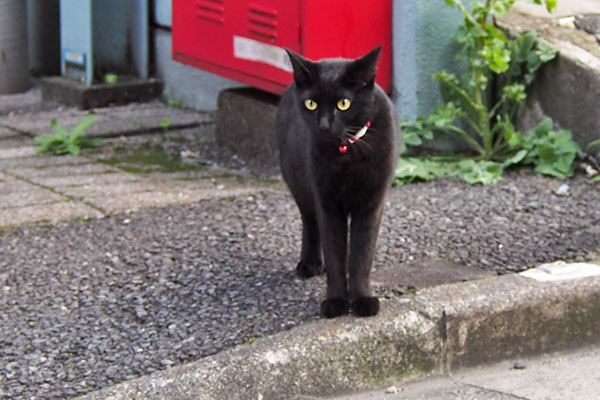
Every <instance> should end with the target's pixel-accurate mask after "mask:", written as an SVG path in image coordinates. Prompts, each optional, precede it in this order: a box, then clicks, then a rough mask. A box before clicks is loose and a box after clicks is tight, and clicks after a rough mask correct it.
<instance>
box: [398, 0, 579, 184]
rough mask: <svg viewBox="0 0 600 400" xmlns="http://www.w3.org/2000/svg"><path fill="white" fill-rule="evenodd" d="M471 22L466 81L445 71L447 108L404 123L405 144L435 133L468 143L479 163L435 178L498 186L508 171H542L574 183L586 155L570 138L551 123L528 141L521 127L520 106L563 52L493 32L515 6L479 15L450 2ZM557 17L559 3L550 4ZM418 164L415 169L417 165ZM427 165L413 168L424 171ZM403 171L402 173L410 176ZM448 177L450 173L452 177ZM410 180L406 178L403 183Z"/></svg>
mask: <svg viewBox="0 0 600 400" xmlns="http://www.w3.org/2000/svg"><path fill="white" fill-rule="evenodd" d="M445 2H446V4H448V5H449V6H451V7H456V8H457V9H459V10H460V11H461V12H462V13H463V15H464V21H463V23H462V25H461V26H460V28H459V30H458V33H457V34H456V36H455V40H456V41H457V42H458V43H459V44H460V45H462V50H461V51H460V52H459V54H458V55H457V58H459V59H460V58H464V59H466V61H467V68H466V71H465V73H464V74H463V75H461V76H460V77H458V76H456V75H455V74H452V73H449V72H446V71H442V72H439V73H437V74H436V75H435V76H434V79H436V80H437V81H438V82H439V87H440V92H441V95H442V98H443V99H444V102H440V103H439V104H438V105H437V107H436V108H435V109H434V110H433V112H432V113H431V114H430V115H429V116H428V117H427V118H423V117H418V118H417V119H416V121H414V122H407V121H403V122H402V128H403V132H404V135H405V144H406V145H408V146H418V145H421V144H422V143H423V141H424V140H431V139H432V138H433V137H434V133H436V132H437V133H442V134H450V135H454V136H457V137H458V138H460V139H462V141H464V142H465V143H466V144H467V145H468V147H469V148H470V149H471V151H472V152H473V153H474V155H473V156H472V157H471V158H470V159H468V160H464V158H463V157H460V156H456V157H454V158H453V159H450V160H447V161H448V162H454V163H457V162H459V161H460V160H463V161H464V162H460V163H459V164H460V165H459V167H458V168H454V167H453V168H442V171H438V172H437V173H434V172H433V171H432V170H431V168H429V169H428V171H429V172H428V173H427V174H424V175H427V176H430V175H431V174H442V173H443V174H445V175H448V174H450V173H449V172H448V171H450V172H451V174H455V175H458V176H460V177H461V178H463V179H465V180H467V181H469V182H477V183H484V184H488V183H494V182H497V181H498V180H499V179H500V177H501V175H502V171H503V169H504V167H506V166H509V165H513V164H517V163H525V164H534V165H535V166H536V170H537V171H538V172H541V173H544V174H549V175H552V176H557V177H560V178H566V177H568V176H570V174H571V173H572V171H573V161H574V155H575V154H576V152H577V150H578V149H579V148H578V146H577V144H576V143H575V142H573V141H572V140H571V135H570V133H569V132H568V131H562V130H561V131H558V132H555V131H552V129H551V128H552V121H551V120H545V121H543V122H542V123H541V124H540V125H539V126H538V127H537V128H535V130H534V132H533V133H532V134H531V135H522V134H521V133H519V132H518V131H517V130H516V128H515V126H514V118H515V115H516V112H517V110H518V108H519V105H520V104H521V103H522V102H523V101H524V100H525V99H526V97H527V94H526V89H527V86H528V85H529V84H531V82H532V81H533V79H534V77H535V74H536V72H537V71H538V69H539V68H540V67H541V66H542V65H543V64H544V63H546V62H548V61H550V60H552V59H553V58H554V57H555V56H556V50H555V49H554V48H553V47H552V46H550V45H548V44H546V43H544V42H538V41H537V37H536V34H535V33H533V32H529V33H526V34H524V35H522V36H521V37H519V38H517V39H516V40H513V41H511V40H509V39H508V38H507V37H506V35H505V34H504V32H502V30H500V29H499V28H497V27H495V26H494V25H493V24H490V23H489V21H490V16H492V15H501V14H503V13H505V12H506V11H508V10H509V9H510V7H511V6H512V5H513V4H514V2H515V0H486V2H485V3H484V4H482V3H479V2H475V3H473V4H472V9H471V11H469V10H467V8H466V7H465V6H464V5H463V3H462V1H461V0H445ZM532 2H534V3H536V4H542V0H532ZM545 4H546V8H547V9H548V11H552V9H554V8H555V7H556V0H545ZM492 83H495V88H496V89H497V92H498V97H497V98H495V99H491V101H490V97H491V96H489V94H490V88H491V87H492ZM411 162H413V163H415V159H412V160H411ZM426 164H427V165H428V167H432V165H438V166H439V165H441V164H440V162H439V161H436V162H435V163H433V164H432V163H426ZM423 165H424V164H423V162H421V163H420V164H418V163H415V164H413V166H412V168H414V169H415V171H421V172H422V168H423ZM407 168H408V165H407V164H406V163H404V164H403V166H402V168H400V170H401V171H402V170H406V169H407ZM444 170H445V171H446V172H444ZM404 179H405V178H400V179H399V182H401V181H403V180H404Z"/></svg>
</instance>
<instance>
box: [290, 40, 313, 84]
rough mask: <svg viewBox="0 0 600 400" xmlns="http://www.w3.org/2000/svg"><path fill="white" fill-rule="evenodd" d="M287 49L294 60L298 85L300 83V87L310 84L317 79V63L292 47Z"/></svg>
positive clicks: (293, 64)
mask: <svg viewBox="0 0 600 400" xmlns="http://www.w3.org/2000/svg"><path fill="white" fill-rule="evenodd" d="M285 51H286V52H287V53H288V56H289V57H290V61H291V62H292V68H293V69H294V81H295V82H296V85H298V87H307V86H310V84H311V83H312V82H313V81H314V79H315V74H316V64H315V63H314V62H312V61H311V60H309V59H308V58H305V57H302V56H301V55H300V54H298V53H296V52H294V51H292V50H290V49H285Z"/></svg>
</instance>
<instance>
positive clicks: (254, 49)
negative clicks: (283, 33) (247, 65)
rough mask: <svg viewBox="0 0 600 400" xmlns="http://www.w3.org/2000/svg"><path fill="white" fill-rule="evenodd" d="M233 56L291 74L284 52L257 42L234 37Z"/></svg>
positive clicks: (290, 67)
mask: <svg viewBox="0 0 600 400" xmlns="http://www.w3.org/2000/svg"><path fill="white" fill-rule="evenodd" d="M233 56H234V57H235V58H239V59H242V60H249V61H257V62H262V63H265V64H269V65H272V66H274V67H277V68H279V69H282V70H284V71H288V72H292V63H291V62H290V59H289V57H288V55H287V53H286V52H285V50H283V49H282V48H281V47H277V46H273V45H270V44H267V43H263V42H259V41H258V40H254V39H249V38H245V37H242V36H234V37H233Z"/></svg>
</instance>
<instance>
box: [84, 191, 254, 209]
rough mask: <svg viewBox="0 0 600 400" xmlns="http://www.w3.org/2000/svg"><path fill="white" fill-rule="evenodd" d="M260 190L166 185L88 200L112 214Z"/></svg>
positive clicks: (87, 199) (99, 196) (98, 196)
mask: <svg viewBox="0 0 600 400" xmlns="http://www.w3.org/2000/svg"><path fill="white" fill-rule="evenodd" d="M258 190H259V189H258V188H249V187H231V188H226V187H223V188H221V189H214V188H213V187H211V188H207V189H196V190H189V189H188V190H185V191H179V190H169V188H168V187H165V188H162V189H161V190H153V191H147V192H137V193H129V194H128V195H127V196H125V197H116V196H114V195H113V194H104V195H97V196H93V197H89V198H88V197H86V201H88V202H90V203H92V204H94V205H95V206H97V207H98V208H100V209H102V210H105V211H106V212H108V213H110V214H114V213H118V212H123V211H130V210H138V209H142V208H150V207H166V206H169V205H172V204H190V203H195V202H197V201H199V200H203V199H214V198H224V197H230V196H239V195H242V194H247V193H254V192H256V191H258Z"/></svg>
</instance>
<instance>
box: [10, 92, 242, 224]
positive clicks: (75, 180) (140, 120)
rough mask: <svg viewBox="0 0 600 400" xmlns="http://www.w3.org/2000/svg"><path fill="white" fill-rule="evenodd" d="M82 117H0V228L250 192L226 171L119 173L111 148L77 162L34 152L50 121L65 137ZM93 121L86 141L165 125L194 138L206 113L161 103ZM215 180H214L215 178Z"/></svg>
mask: <svg viewBox="0 0 600 400" xmlns="http://www.w3.org/2000/svg"><path fill="white" fill-rule="evenodd" d="M4 98H5V99H6V98H9V96H4ZM17 99H18V97H17ZM4 106H5V107H7V106H8V104H4ZM0 111H1V109H0ZM87 114H88V113H87V112H86V111H81V110H76V109H70V108H69V109H60V108H57V109H54V110H45V111H41V112H36V113H35V114H31V113H25V114H14V113H13V114H9V115H5V116H0V183H1V186H0V228H1V227H10V226H18V225H21V224H27V223H34V222H40V221H50V222H56V221H61V220H66V219H74V218H84V219H85V218H94V217H102V216H104V215H107V214H113V213H118V212H122V211H127V210H134V209H140V208H145V207H162V206H165V205H169V204H186V203H191V202H196V201H198V200H200V199H206V198H210V197H226V196H231V195H235V194H240V193H243V192H247V191H251V190H253V189H252V187H251V186H248V185H240V184H239V183H238V180H236V179H235V177H227V178H223V176H226V175H228V174H227V171H224V170H222V169H218V168H210V167H207V168H197V169H195V168H186V169H185V170H184V171H176V172H167V173H165V172H151V173H131V172H126V171H127V168H125V169H123V168H119V163H118V162H114V160H112V159H111V160H112V161H113V162H112V163H108V162H107V157H110V156H111V155H112V153H111V154H107V153H109V152H110V151H109V150H107V147H109V148H110V147H111V146H110V144H107V145H105V146H103V148H102V150H101V151H100V152H94V151H86V152H84V155H79V156H73V155H65V156H54V155H51V154H49V153H45V154H37V153H36V150H37V143H36V142H35V141H34V140H33V137H35V136H37V135H42V134H45V135H48V134H53V132H52V130H51V129H50V121H51V120H52V119H56V120H58V121H59V122H61V123H62V124H63V125H65V127H66V128H67V129H68V130H70V129H72V127H73V126H75V125H76V124H77V123H78V122H79V121H80V120H81V119H83V118H84V117H85V116H86V115H87ZM0 115H1V114H0ZM94 115H95V117H96V122H95V123H94V124H93V125H92V126H91V127H90V128H89V129H88V132H87V135H88V136H93V137H94V136H95V137H104V138H111V137H112V138H119V137H124V136H130V135H133V134H138V135H140V134H144V133H146V134H147V136H152V134H154V135H156V136H159V135H160V134H162V133H163V131H164V128H163V126H164V124H165V123H167V122H168V127H169V129H183V128H192V129H195V131H201V128H200V127H201V126H203V125H207V124H212V123H213V121H212V118H211V116H210V115H209V114H207V113H196V112H190V111H183V110H179V109H175V108H171V107H167V106H165V105H163V104H161V103H150V104H134V105H130V106H125V107H113V108H105V109H98V110H95V111H94ZM156 132H159V133H158V134H156ZM115 143H116V145H120V146H125V147H126V146H130V145H131V141H129V142H128V141H126V140H124V141H123V142H122V143H119V141H118V140H113V144H112V146H113V147H114V146H115ZM165 156H166V155H165ZM111 164H116V166H112V165H111ZM229 175H232V174H231V173H229ZM215 176H217V177H219V176H221V178H219V179H215V178H214V177H215Z"/></svg>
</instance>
